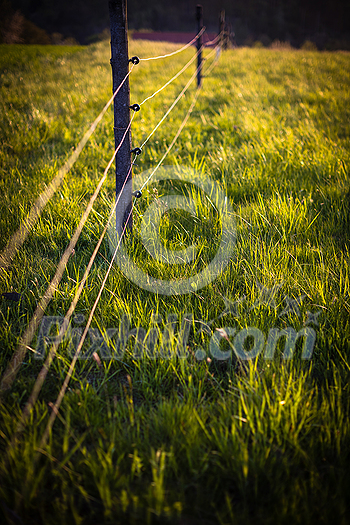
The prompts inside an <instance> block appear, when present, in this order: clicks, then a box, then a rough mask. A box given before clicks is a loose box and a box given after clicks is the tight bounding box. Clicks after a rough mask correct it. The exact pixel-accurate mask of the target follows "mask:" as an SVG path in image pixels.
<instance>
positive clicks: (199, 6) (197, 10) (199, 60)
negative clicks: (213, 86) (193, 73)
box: [196, 4, 203, 88]
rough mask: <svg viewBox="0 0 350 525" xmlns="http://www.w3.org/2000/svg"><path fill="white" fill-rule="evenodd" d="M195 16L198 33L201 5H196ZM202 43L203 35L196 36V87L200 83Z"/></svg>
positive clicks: (200, 20)
mask: <svg viewBox="0 0 350 525" xmlns="http://www.w3.org/2000/svg"><path fill="white" fill-rule="evenodd" d="M196 18H197V33H199V32H200V31H201V30H202V28H203V7H202V6H201V5H199V4H198V5H197V6H196ZM202 45H203V35H201V36H200V37H199V38H197V51H198V56H197V87H198V88H199V87H201V85H202V68H201V65H202V51H201V47H202Z"/></svg>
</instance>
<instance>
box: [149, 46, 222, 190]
mask: <svg viewBox="0 0 350 525" xmlns="http://www.w3.org/2000/svg"><path fill="white" fill-rule="evenodd" d="M215 51H216V48H215V49H214V50H213V51H212V52H211V53H210V54H209V55H208V57H207V58H209V57H210V56H211V55H212V54H214V52H215ZM202 65H203V62H202V64H201V66H200V67H199V68H197V70H196V71H195V73H194V74H193V78H195V76H196V75H197V72H198V71H199V70H200V69H202ZM190 80H191V79H190ZM199 92H200V89H197V91H196V93H195V96H194V98H193V101H192V104H191V106H190V108H189V110H188V112H187V114H186V116H185V118H184V120H183V121H182V123H181V124H180V127H179V129H178V130H177V132H176V134H175V137H174V138H173V140H172V142H171V144H170V146H169V147H168V149H167V150H166V152H165V153H164V155H163V157H162V158H161V160H160V161H159V162H158V164H157V166H156V167H155V168H154V170H153V171H152V173H151V174H150V176H149V177H148V178H147V179H146V181H145V182H144V183H143V184H142V186H141V188H140V190H142V189H143V188H144V187H145V186H146V184H147V183H148V182H149V181H150V180H151V178H152V177H153V175H154V173H155V172H156V171H157V169H158V168H159V167H160V166H161V164H162V163H163V162H164V159H165V158H166V157H167V155H168V153H169V152H170V150H171V149H172V147H173V145H174V144H175V142H176V140H177V139H178V137H179V135H180V133H181V131H182V130H183V128H184V127H185V125H186V123H187V120H188V119H189V117H190V115H191V113H192V111H193V108H194V106H195V103H196V101H197V98H198V95H199Z"/></svg>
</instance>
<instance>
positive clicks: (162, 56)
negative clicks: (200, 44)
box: [140, 26, 206, 62]
mask: <svg viewBox="0 0 350 525" xmlns="http://www.w3.org/2000/svg"><path fill="white" fill-rule="evenodd" d="M205 29H206V28H205V26H204V27H202V29H201V30H200V31H199V33H198V34H197V35H196V36H195V37H194V38H193V39H192V40H191V42H188V44H186V45H185V46H183V47H181V48H180V49H177V50H176V51H173V52H172V53H169V54H167V55H160V56H157V57H149V58H140V62H141V61H142V62H146V61H148V60H158V59H160V58H168V57H172V56H174V55H177V54H178V53H181V52H182V51H185V49H187V48H188V47H190V46H191V45H192V44H194V42H196V40H198V38H199V37H200V36H202V34H203V33H204V31H205Z"/></svg>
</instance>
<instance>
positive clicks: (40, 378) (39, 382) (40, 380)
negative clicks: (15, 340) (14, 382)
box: [10, 157, 136, 447]
mask: <svg viewBox="0 0 350 525" xmlns="http://www.w3.org/2000/svg"><path fill="white" fill-rule="evenodd" d="M135 160H136V157H135V159H134V160H133V162H132V164H131V165H130V168H129V171H128V173H127V176H126V177H125V180H124V183H123V186H122V188H121V190H120V192H119V194H118V197H117V199H116V202H115V204H114V206H113V208H112V210H111V212H110V214H109V217H108V220H107V223H106V225H105V227H104V229H103V231H102V233H101V235H100V238H99V240H98V242H97V244H96V246H95V249H94V251H93V253H92V255H91V257H90V260H89V263H88V265H87V267H86V269H85V272H84V275H83V277H82V279H81V281H80V283H79V286H78V288H77V290H76V292H75V296H74V299H73V301H72V302H71V304H70V307H69V309H68V311H67V313H66V315H65V316H64V319H63V322H62V325H61V327H60V330H59V333H58V335H57V337H55V340H54V342H53V344H52V345H51V347H50V350H49V352H48V355H47V357H46V360H45V362H44V364H43V366H42V368H41V370H40V372H39V374H38V375H37V378H36V381H35V384H34V386H33V388H32V391H31V394H30V396H29V398H28V401H27V403H26V404H25V406H24V408H23V411H22V414H21V417H20V419H19V422H18V424H17V429H16V432H15V434H14V436H13V437H12V440H11V444H10V446H12V447H13V446H14V444H15V441H16V438H17V437H18V434H19V433H20V432H22V431H23V430H24V428H25V424H26V421H27V419H28V417H29V416H30V413H31V411H32V409H33V407H34V405H35V403H36V400H37V398H38V395H39V393H40V390H41V388H42V386H43V384H44V381H45V378H46V376H47V373H48V371H49V368H50V366H51V363H52V361H53V360H54V358H55V356H56V352H57V349H58V347H59V346H60V344H61V343H62V341H63V339H64V337H65V335H66V333H67V330H68V327H69V322H70V319H71V317H72V315H73V313H74V311H75V308H76V306H77V304H78V301H79V298H80V295H81V293H82V291H83V288H84V286H85V283H86V281H87V279H88V276H89V274H90V270H91V268H92V265H93V263H94V261H95V258H96V255H97V253H98V251H99V249H100V246H101V244H102V241H103V239H104V236H105V234H106V232H107V229H108V227H109V224H110V222H111V219H112V217H113V215H114V213H115V209H116V206H117V205H118V202H119V199H120V197H121V195H122V192H123V190H124V187H125V185H126V184H127V182H128V180H129V176H130V173H131V171H132V168H133V165H134V163H135Z"/></svg>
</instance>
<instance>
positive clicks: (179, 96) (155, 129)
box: [140, 51, 213, 149]
mask: <svg viewBox="0 0 350 525" xmlns="http://www.w3.org/2000/svg"><path fill="white" fill-rule="evenodd" d="M212 54H213V51H212V52H211V53H209V55H208V57H207V58H209V57H210V56H211V55H212ZM203 64H204V62H202V63H201V65H200V66H199V67H197V69H196V71H195V72H194V73H193V75H192V76H191V78H190V79H189V81H188V82H187V84H186V85H185V87H184V88H183V89H182V91H181V93H180V94H179V95H178V96H177V97H176V99H175V100H174V102H173V103H172V105H171V106H170V108H169V109H168V110H167V111H166V113H165V114H164V115H163V117H162V118H161V120H160V121H159V122H158V124H157V125H156V126H155V128H154V129H153V130H152V131H151V133H150V134H149V135H148V137H147V138H146V140H145V141H144V142H143V143H142V144H141V146H140V149H142V148H143V147H144V146H145V144H147V142H148V141H149V139H150V138H151V137H152V135H153V134H154V133H155V132H156V131H157V129H158V128H159V126H160V125H161V124H162V122H163V121H164V120H165V119H166V117H167V116H168V115H169V113H170V112H171V111H172V110H173V109H174V107H175V106H176V104H177V103H178V102H179V100H180V98H181V97H182V95H183V94H184V93H185V92H186V91H187V89H188V88H189V87H190V85H191V84H192V82H193V80H194V79H195V78H196V75H197V73H198V71H200V70H201V69H202V67H203Z"/></svg>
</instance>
